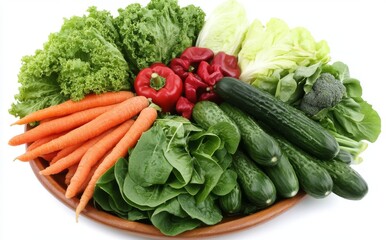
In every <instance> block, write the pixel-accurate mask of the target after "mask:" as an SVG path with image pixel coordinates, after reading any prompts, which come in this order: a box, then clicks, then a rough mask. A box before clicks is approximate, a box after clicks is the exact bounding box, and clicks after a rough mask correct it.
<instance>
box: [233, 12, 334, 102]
mask: <svg viewBox="0 0 386 240" xmlns="http://www.w3.org/2000/svg"><path fill="white" fill-rule="evenodd" d="M329 52H330V50H329V47H328V45H327V43H326V42H325V41H323V40H322V41H319V42H316V41H315V40H314V38H313V36H312V35H311V33H310V32H309V31H308V30H307V29H305V28H302V27H297V28H293V29H291V28H289V27H288V25H287V24H286V23H285V22H284V21H282V20H280V19H277V18H272V19H271V20H270V21H268V22H267V24H266V26H264V25H263V24H262V23H261V22H260V21H259V20H257V19H256V20H254V21H253V22H252V24H251V25H250V26H249V28H248V30H247V32H246V35H245V39H244V41H243V43H242V45H241V50H240V52H239V54H238V58H239V65H240V68H241V75H240V79H241V80H242V81H244V82H247V83H250V84H252V85H254V86H255V87H257V88H261V89H263V90H265V91H267V92H269V93H271V94H272V95H275V96H276V97H278V98H280V99H282V100H284V101H286V100H288V99H292V97H291V94H295V93H296V91H297V90H298V89H299V88H301V87H303V85H301V86H300V85H299V81H300V80H303V79H304V78H303V77H300V78H298V77H294V76H291V74H296V73H295V71H296V70H297V69H299V68H300V67H310V66H312V65H315V66H316V65H323V64H325V63H327V62H328V61H329V60H330V56H329ZM314 70H315V71H316V69H314ZM287 75H290V76H288V77H287ZM311 75H312V74H311ZM311 75H310V76H311ZM285 77H286V78H285ZM281 79H283V80H282V81H283V82H281V83H280V80H281ZM279 83H280V85H278V84H279ZM278 87H280V89H279V90H277V88H278ZM283 87H284V88H286V89H285V90H284V91H283Z"/></svg>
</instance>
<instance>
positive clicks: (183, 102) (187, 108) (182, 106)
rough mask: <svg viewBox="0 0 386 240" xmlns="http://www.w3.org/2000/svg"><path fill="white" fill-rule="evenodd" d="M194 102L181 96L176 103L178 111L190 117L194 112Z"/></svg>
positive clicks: (185, 116)
mask: <svg viewBox="0 0 386 240" xmlns="http://www.w3.org/2000/svg"><path fill="white" fill-rule="evenodd" d="M193 107H194V103H192V102H191V101H189V100H188V99H187V98H185V97H182V96H181V97H180V98H179V99H178V101H177V104H176V111H177V113H179V114H180V115H181V116H183V117H184V118H187V119H190V118H191V116H192V112H193Z"/></svg>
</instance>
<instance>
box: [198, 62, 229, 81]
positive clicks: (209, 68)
mask: <svg viewBox="0 0 386 240" xmlns="http://www.w3.org/2000/svg"><path fill="white" fill-rule="evenodd" d="M197 75H198V76H199V77H200V78H201V79H202V80H203V81H204V82H206V83H207V84H208V85H209V86H213V85H215V84H216V82H218V81H219V80H220V79H221V78H223V77H224V75H223V74H222V73H221V69H220V65H210V64H209V63H208V62H205V61H202V62H200V65H198V69H197Z"/></svg>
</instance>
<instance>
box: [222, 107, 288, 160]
mask: <svg viewBox="0 0 386 240" xmlns="http://www.w3.org/2000/svg"><path fill="white" fill-rule="evenodd" d="M220 108H221V109H222V110H223V111H224V112H225V113H226V114H227V115H228V116H229V117H230V118H231V119H232V120H233V121H234V122H235V123H236V125H237V127H238V128H239V130H240V135H241V143H242V146H243V148H244V149H245V151H246V152H247V153H248V155H249V157H250V158H251V159H252V160H254V161H255V162H256V163H258V164H260V165H262V166H274V165H276V164H277V163H278V160H279V159H280V157H281V154H282V153H281V149H280V147H279V144H278V143H277V142H276V140H275V139H274V138H273V137H271V136H270V135H269V134H267V133H266V132H264V130H263V129H261V127H260V126H259V125H258V124H257V122H256V121H255V120H254V119H253V118H252V117H250V116H249V115H248V114H246V113H244V112H243V111H242V110H240V109H238V108H236V107H234V106H232V105H230V104H229V103H226V102H224V103H222V104H220Z"/></svg>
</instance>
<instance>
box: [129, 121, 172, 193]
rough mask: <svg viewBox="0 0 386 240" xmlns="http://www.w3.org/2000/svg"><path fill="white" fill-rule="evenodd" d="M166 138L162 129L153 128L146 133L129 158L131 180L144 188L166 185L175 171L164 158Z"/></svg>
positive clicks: (156, 126) (158, 127)
mask: <svg viewBox="0 0 386 240" xmlns="http://www.w3.org/2000/svg"><path fill="white" fill-rule="evenodd" d="M166 145H167V142H166V136H165V133H164V131H163V130H162V128H161V127H160V126H158V125H155V126H153V127H152V128H150V129H149V130H148V131H146V132H144V133H143V134H142V136H141V138H140V139H139V141H138V142H137V144H136V146H135V148H134V149H133V151H132V152H131V154H130V158H129V172H130V177H131V179H132V180H133V181H134V182H135V183H137V184H138V185H140V186H142V187H147V186H151V185H153V184H164V183H166V181H167V179H168V178H169V175H170V173H171V172H172V170H173V166H172V165H170V164H169V162H168V161H167V160H166V158H165V156H164V151H165V149H166Z"/></svg>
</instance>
